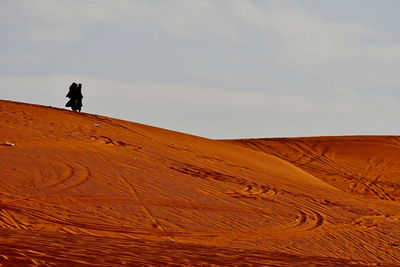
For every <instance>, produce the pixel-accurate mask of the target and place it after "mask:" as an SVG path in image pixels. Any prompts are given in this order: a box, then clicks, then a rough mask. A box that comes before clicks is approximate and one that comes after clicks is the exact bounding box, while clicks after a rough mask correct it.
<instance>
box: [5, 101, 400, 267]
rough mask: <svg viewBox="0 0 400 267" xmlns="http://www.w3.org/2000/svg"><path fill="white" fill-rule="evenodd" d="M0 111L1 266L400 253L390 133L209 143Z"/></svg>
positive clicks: (136, 127) (397, 258) (289, 262)
mask: <svg viewBox="0 0 400 267" xmlns="http://www.w3.org/2000/svg"><path fill="white" fill-rule="evenodd" d="M0 121H1V125H0V143H1V144H3V143H5V142H10V143H14V144H15V147H14V146H7V145H1V146H0V170H1V172H0V263H2V264H4V265H5V266H7V265H16V264H25V265H27V264H32V265H40V264H59V265H74V266H79V265H82V266H108V265H124V264H126V265H131V266H132V265H138V266H154V265H168V264H169V265H176V266H182V265H187V266H208V265H212V264H214V265H217V266H219V265H225V266H235V265H242V266H252V265H258V264H259V265H263V264H264V265H270V266H307V265H312V266H371V265H373V264H382V265H384V266H390V265H393V266H394V265H396V264H400V206H399V202H398V200H399V198H400V191H399V190H398V189H399V186H400V178H398V177H400V176H398V174H400V167H398V166H397V163H398V162H399V161H400V149H399V148H400V146H399V145H400V139H399V138H398V137H329V138H328V137H321V138H293V139H287V138H285V139H259V140H257V139H251V140H227V141H216V140H210V139H205V138H201V137H196V136H191V135H186V134H182V133H178V132H173V131H167V130H163V129H159V128H154V127H150V126H145V125H140V124H136V123H131V122H126V121H121V120H117V119H111V118H106V117H101V116H96V115H91V114H86V113H81V114H78V113H73V112H70V111H67V110H62V109H56V108H49V107H43V106H37V105H29V104H22V103H14V102H8V101H0ZM397 242H399V243H397Z"/></svg>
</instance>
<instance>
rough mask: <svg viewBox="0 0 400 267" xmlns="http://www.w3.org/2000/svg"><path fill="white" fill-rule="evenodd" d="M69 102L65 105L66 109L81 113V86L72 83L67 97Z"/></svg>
mask: <svg viewBox="0 0 400 267" xmlns="http://www.w3.org/2000/svg"><path fill="white" fill-rule="evenodd" d="M66 97H68V98H69V101H68V102H67V104H65V106H66V107H71V109H72V110H73V111H79V112H81V108H82V98H83V96H82V84H76V83H72V84H71V86H70V87H69V92H68V94H67V96H66Z"/></svg>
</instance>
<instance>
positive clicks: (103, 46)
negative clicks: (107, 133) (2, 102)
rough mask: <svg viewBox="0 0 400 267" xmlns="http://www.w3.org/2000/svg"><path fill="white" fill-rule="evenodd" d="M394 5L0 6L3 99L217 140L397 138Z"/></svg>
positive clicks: (398, 57)
mask: <svg viewBox="0 0 400 267" xmlns="http://www.w3.org/2000/svg"><path fill="white" fill-rule="evenodd" d="M399 12H400V1H397V0H331V1H321V0H297V1H296V0H13V1H9V0H0V30H1V39H0V40H1V42H0V99H6V100H13V101H20V102H28V103H34V104H41V105H46V106H53V107H60V108H64V105H65V103H66V102H67V100H68V99H67V98H66V97H65V95H66V94H67V91H68V87H69V85H70V84H71V83H72V82H79V83H82V85H83V87H82V93H83V96H84V99H83V110H82V111H83V112H88V113H95V114H100V115H105V116H109V117H115V118H120V119H124V120H129V121H134V122H139V123H144V124H148V125H152V126H157V127H162V128H166V129H170V130H175V131H180V132H185V133H189V134H194V135H198V136H203V137H207V138H215V139H230V138H267V137H292V136H334V135H371V134H373V135H397V134H398V133H399V132H400V123H399V121H400V119H399V115H400V90H399V89H400V75H399V71H400V27H398V25H399V24H400V23H399V22H400V21H399V20H400V17H399V16H398V14H399Z"/></svg>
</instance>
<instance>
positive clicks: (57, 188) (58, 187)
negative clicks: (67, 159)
mask: <svg viewBox="0 0 400 267" xmlns="http://www.w3.org/2000/svg"><path fill="white" fill-rule="evenodd" d="M61 165H63V166H64V169H65V170H66V171H63V172H62V173H61V174H60V175H59V176H60V178H61V179H59V180H58V181H55V182H53V183H51V184H49V185H47V186H44V187H42V188H41V190H45V191H46V193H48V194H55V193H60V192H63V191H66V190H70V189H73V188H75V187H78V186H80V185H81V184H83V183H85V182H87V181H88V180H89V178H90V177H91V173H90V171H89V169H88V168H87V167H85V166H83V165H81V164H79V163H73V164H66V163H61Z"/></svg>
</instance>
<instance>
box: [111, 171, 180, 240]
mask: <svg viewBox="0 0 400 267" xmlns="http://www.w3.org/2000/svg"><path fill="white" fill-rule="evenodd" d="M118 178H119V180H120V181H121V182H122V183H124V184H125V185H126V186H127V188H128V190H129V193H130V195H131V196H132V197H133V199H134V200H135V201H137V203H139V205H140V208H141V210H142V211H143V213H144V214H145V215H146V217H147V219H148V220H149V221H150V223H151V226H152V227H153V228H156V229H158V230H159V231H160V232H162V233H163V234H165V232H166V231H165V229H164V228H163V227H162V226H161V224H160V223H159V222H158V221H157V219H156V218H155V217H154V216H153V214H152V213H151V212H150V210H149V209H148V208H147V207H146V206H145V205H143V204H142V203H141V201H140V197H139V195H138V193H137V191H136V189H135V188H134V187H133V186H132V185H131V184H130V183H129V182H128V180H127V179H126V178H124V177H123V176H118ZM170 239H171V240H172V241H174V240H173V239H172V238H171V237H170Z"/></svg>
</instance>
